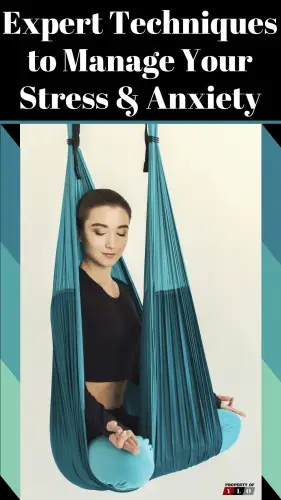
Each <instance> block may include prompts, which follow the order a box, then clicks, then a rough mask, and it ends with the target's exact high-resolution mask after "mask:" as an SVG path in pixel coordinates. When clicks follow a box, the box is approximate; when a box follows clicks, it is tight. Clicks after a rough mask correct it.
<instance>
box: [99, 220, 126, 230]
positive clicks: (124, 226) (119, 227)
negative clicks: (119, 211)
mask: <svg viewBox="0 0 281 500" xmlns="http://www.w3.org/2000/svg"><path fill="white" fill-rule="evenodd" d="M97 226H101V227H106V228H108V226H106V224H100V223H99V222H95V223H94V224H91V227H97ZM121 228H128V229H129V226H127V224H123V225H122V226H118V228H117V229H121Z"/></svg>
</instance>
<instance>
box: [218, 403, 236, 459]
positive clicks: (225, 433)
mask: <svg viewBox="0 0 281 500" xmlns="http://www.w3.org/2000/svg"><path fill="white" fill-rule="evenodd" d="M218 411H219V419H220V424H221V429H222V447H221V451H225V450H227V449H229V448H231V447H232V446H233V445H234V443H235V442H236V441H237V439H238V437H239V434H240V431H241V418H240V417H239V415H237V414H236V413H234V412H232V411H229V410H218Z"/></svg>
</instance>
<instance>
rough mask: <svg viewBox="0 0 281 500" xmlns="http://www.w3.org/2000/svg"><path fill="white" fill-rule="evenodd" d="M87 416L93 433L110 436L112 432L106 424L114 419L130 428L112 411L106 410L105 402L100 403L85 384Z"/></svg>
mask: <svg viewBox="0 0 281 500" xmlns="http://www.w3.org/2000/svg"><path fill="white" fill-rule="evenodd" d="M85 418H86V422H87V424H88V427H89V428H90V429H91V430H92V432H93V434H95V435H99V434H103V435H104V436H106V437H108V436H110V434H112V432H110V431H108V430H107V428H106V426H107V424H108V422H111V421H114V422H117V424H118V425H119V426H120V427H121V428H122V429H123V430H129V427H126V426H125V425H124V424H122V423H121V422H119V421H118V420H117V419H116V417H115V416H114V415H112V414H111V413H110V411H108V410H106V409H105V407H104V406H103V404H101V403H99V402H98V401H97V400H96V398H95V397H94V396H93V395H92V394H91V393H90V392H89V391H88V389H87V386H86V384H85Z"/></svg>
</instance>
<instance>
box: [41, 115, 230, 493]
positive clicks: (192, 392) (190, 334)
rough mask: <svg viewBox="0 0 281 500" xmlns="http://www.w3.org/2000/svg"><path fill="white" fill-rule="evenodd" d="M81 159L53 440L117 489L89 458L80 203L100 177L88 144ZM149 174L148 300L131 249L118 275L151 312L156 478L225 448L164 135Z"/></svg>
mask: <svg viewBox="0 0 281 500" xmlns="http://www.w3.org/2000/svg"><path fill="white" fill-rule="evenodd" d="M157 134H158V127H157V125H155V124H149V125H148V135H150V136H154V137H157ZM68 138H70V139H71V138H72V127H71V125H68ZM78 169H79V177H80V178H77V176H76V174H75V169H74V157H73V148H72V145H68V159H67V169H66V177H65V186H64V193H63V201H62V209H61V217H60V227H59V234H58V242H57V251H56V258H55V269H54V278H53V294H52V302H51V325H52V338H53V370H52V392H51V413H50V437H51V446H52V452H53V456H54V460H55V462H56V464H57V466H58V468H59V470H60V471H61V473H62V474H63V475H64V476H65V477H66V478H67V479H68V480H69V481H71V482H72V483H73V484H76V485H77V486H80V487H81V488H85V489H93V490H105V489H111V490H113V491H116V490H114V488H111V487H110V486H105V485H103V484H102V483H100V482H99V481H98V480H97V479H96V478H95V476H94V474H93V472H92V470H91V468H90V465H89V460H88V447H87V440H86V429H85V421H84V408H85V401H84V384H85V381H84V359H83V342H82V320H81V310H80V293H79V264H80V261H81V258H82V254H81V248H80V242H79V240H78V235H77V228H76V206H77V203H78V201H79V200H80V198H81V197H82V196H83V194H84V193H86V192H87V191H88V190H90V189H95V186H94V184H93V181H92V179H91V176H90V174H89V171H88V169H87V166H86V163H85V161H84V158H83V155H82V152H81V149H80V146H79V147H78ZM144 175H148V194H147V220H146V248H145V276H144V299H143V304H142V303H141V301H140V298H139V296H138V293H137V290H136V287H135V285H134V283H133V280H132V278H131V275H130V273H129V270H128V268H127V266H126V263H125V261H124V259H123V258H121V259H120V260H119V261H118V262H117V263H116V265H115V266H114V267H113V269H112V276H113V277H116V278H118V279H120V280H122V281H124V282H125V283H126V284H128V285H129V286H130V287H131V289H132V292H133V296H134V297H135V302H136V305H137V308H138V311H139V314H140V316H141V319H142V335H141V359H140V382H139V387H138V394H139V419H140V434H141V435H145V436H147V437H149V438H150V442H151V444H152V447H153V454H154V461H155V471H154V475H153V476H152V478H151V479H153V478H155V477H159V476H162V475H166V474H169V473H172V472H176V471H179V470H182V469H185V468H188V467H192V466H194V465H197V464H199V463H200V462H203V461H205V460H208V459H209V458H211V457H213V456H215V455H217V454H218V453H219V452H220V449H221V445H222V432H221V427H220V422H219V417H218V412H217V408H216V402H215V397H214V393H213V388H212V383H211V379H210V374H209V370H208V365H207V361H206V356H205V353H204V347H203V344H202V340H201V336H200V330H199V325H198V321H197V317H196V312H195V308H194V304H193V300H192V294H191V290H190V286H189V282H188V278H187V272H186V269H185V264H184V260H183V256H182V253H181V249H180V242H179V237H178V234H177V229H176V223H175V220H174V217H173V211H172V206H171V202H170V199H169V193H168V189H167V183H166V180H165V175H164V169H163V165H162V161H161V155H160V149H159V144H158V143H157V142H150V143H149V145H148V173H145V174H144ZM128 387H129V389H128V392H127V398H128V399H129V398H130V394H133V395H134V397H135V394H136V391H135V389H134V390H131V389H132V387H130V384H129V386H128ZM133 403H134V404H135V402H133V401H132V406H133ZM128 407H130V401H128Z"/></svg>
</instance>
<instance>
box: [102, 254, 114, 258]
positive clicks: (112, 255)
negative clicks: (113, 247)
mask: <svg viewBox="0 0 281 500" xmlns="http://www.w3.org/2000/svg"><path fill="white" fill-rule="evenodd" d="M103 255H105V256H106V257H114V255H115V253H103Z"/></svg>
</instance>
